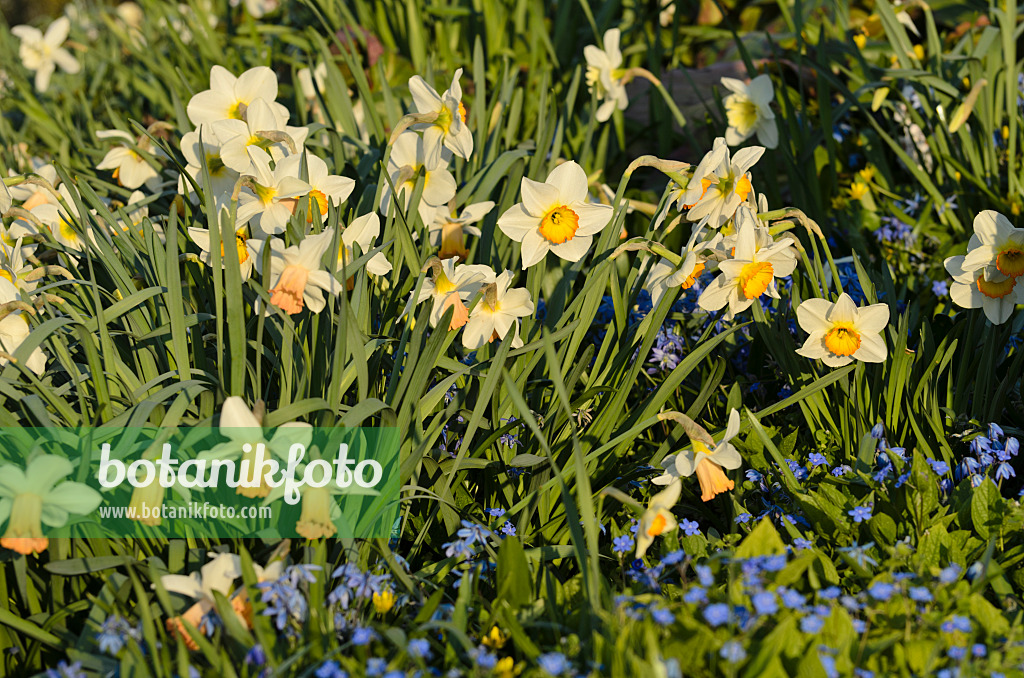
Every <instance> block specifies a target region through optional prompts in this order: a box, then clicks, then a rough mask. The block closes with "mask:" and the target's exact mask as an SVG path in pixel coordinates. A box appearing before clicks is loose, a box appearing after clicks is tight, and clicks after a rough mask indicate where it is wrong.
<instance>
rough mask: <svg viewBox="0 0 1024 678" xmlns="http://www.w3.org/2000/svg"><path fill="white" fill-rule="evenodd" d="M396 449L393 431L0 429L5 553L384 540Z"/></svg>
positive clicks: (392, 510) (395, 481)
mask: <svg viewBox="0 0 1024 678" xmlns="http://www.w3.org/2000/svg"><path fill="white" fill-rule="evenodd" d="M398 446H399V439H398V429H396V428H313V427H310V426H307V425H304V424H291V425H287V426H282V427H280V428H276V429H273V428H248V427H220V428H200V427H182V428H117V427H95V428H0V528H2V529H3V538H2V545H3V546H7V547H8V548H15V549H16V550H19V551H22V552H26V551H30V550H35V549H33V542H32V540H44V539H46V538H48V537H217V538H230V537H257V536H259V537H293V538H310V539H315V538H318V537H349V538H371V537H388V536H390V534H391V529H392V526H393V525H394V523H395V521H396V520H397V518H398V495H399V459H398ZM18 540H20V541H18ZM44 543H45V542H44Z"/></svg>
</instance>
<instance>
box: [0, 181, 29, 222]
mask: <svg viewBox="0 0 1024 678" xmlns="http://www.w3.org/2000/svg"><path fill="white" fill-rule="evenodd" d="M12 204H13V200H12V198H11V192H10V191H9V190H7V184H5V183H4V182H3V181H0V216H2V215H3V214H4V213H5V212H6V211H7V210H9V209H11V205H12ZM26 209H31V208H26Z"/></svg>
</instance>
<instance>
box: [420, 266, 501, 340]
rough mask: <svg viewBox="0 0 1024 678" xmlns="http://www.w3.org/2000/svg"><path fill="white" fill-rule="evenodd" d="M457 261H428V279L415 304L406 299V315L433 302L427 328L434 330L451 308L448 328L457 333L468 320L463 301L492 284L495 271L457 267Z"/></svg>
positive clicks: (467, 310) (479, 267) (489, 268)
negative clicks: (429, 301)
mask: <svg viewBox="0 0 1024 678" xmlns="http://www.w3.org/2000/svg"><path fill="white" fill-rule="evenodd" d="M456 261H457V260H456V259H444V260H441V259H438V258H437V257H433V258H432V259H431V260H430V262H429V263H430V269H431V277H430V278H427V279H426V280H424V281H423V286H422V287H421V288H420V294H419V297H418V298H416V300H415V303H413V299H412V298H411V297H410V298H409V305H408V306H407V307H406V312H407V313H411V312H412V309H413V307H414V306H415V305H417V304H422V303H423V302H424V301H427V300H428V299H430V300H433V306H432V307H431V310H430V326H431V327H437V323H439V322H440V321H441V318H442V317H443V316H444V314H445V312H446V311H447V310H448V308H449V307H452V308H454V309H455V310H454V311H453V315H452V321H451V324H450V325H449V326H448V327H449V329H452V330H456V329H458V328H460V327H462V326H463V325H465V324H466V323H467V322H468V321H469V309H468V308H466V302H468V301H469V300H470V299H472V298H473V297H475V296H476V294H477V292H479V291H480V290H481V289H482V288H483V286H484V285H487V284H490V283H493V282H494V281H495V275H494V270H493V269H491V267H490V266H483V265H473V266H470V265H458V264H457V263H456Z"/></svg>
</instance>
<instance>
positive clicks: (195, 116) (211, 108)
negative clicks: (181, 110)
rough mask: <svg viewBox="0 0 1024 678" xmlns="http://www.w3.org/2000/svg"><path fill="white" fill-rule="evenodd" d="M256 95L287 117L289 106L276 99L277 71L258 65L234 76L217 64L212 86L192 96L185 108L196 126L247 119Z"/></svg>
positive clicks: (211, 81)
mask: <svg viewBox="0 0 1024 678" xmlns="http://www.w3.org/2000/svg"><path fill="white" fill-rule="evenodd" d="M257 99H262V100H264V101H265V102H267V103H268V104H270V106H271V107H272V108H273V109H274V112H275V114H276V115H277V116H283V117H284V119H285V120H287V119H288V116H289V114H288V109H287V107H285V106H283V105H281V104H278V103H275V102H274V100H275V99H277V74H276V73H274V71H273V70H272V69H270V68H267V67H266V66H257V67H255V68H250V69H249V70H247V71H246V72H244V73H242V74H241V75H239V76H237V77H235V76H234V75H232V74H231V72H230V71H228V70H227V69H226V68H224V67H223V66H214V67H213V68H211V69H210V89H208V90H205V91H203V92H200V93H198V94H196V95H195V96H193V97H192V98H191V99H190V100H189V102H188V107H187V108H186V112H187V113H188V119H189V120H191V121H192V124H193V125H195V126H196V127H198V126H199V125H202V124H204V123H207V124H212V123H215V122H217V121H219V120H245V119H246V114H247V113H248V109H249V106H250V105H251V104H252V102H253V101H255V100H257Z"/></svg>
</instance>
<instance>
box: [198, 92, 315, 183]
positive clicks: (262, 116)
mask: <svg viewBox="0 0 1024 678" xmlns="http://www.w3.org/2000/svg"><path fill="white" fill-rule="evenodd" d="M287 123H288V117H287V115H284V116H282V115H281V114H280V112H278V111H276V109H274V108H273V107H272V106H271V104H270V103H268V102H267V101H265V100H263V99H255V100H253V101H252V103H250V104H249V107H248V108H247V109H246V114H245V119H244V120H234V119H226V120H218V121H217V122H214V123H212V125H213V131H214V132H215V133H216V135H217V139H218V140H219V141H220V159H221V161H223V163H224V164H225V165H227V166H228V167H230V168H231V169H233V170H235V171H236V172H239V173H240V174H254V173H255V172H256V171H257V170H256V168H255V166H254V164H253V160H252V158H251V157H250V156H249V153H248V151H249V149H251V148H260V149H263V150H264V151H266V152H267V153H269V154H270V157H271V158H272V159H273V160H274V161H275V162H278V161H280V160H281V159H282V158H284V157H285V156H286V155H290V154H294V153H297V152H298V151H299V150H300V149H301V148H302V145H303V144H304V143H305V142H306V135H307V134H308V133H309V130H308V129H307V128H305V127H292V126H290V125H288V124H287Z"/></svg>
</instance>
